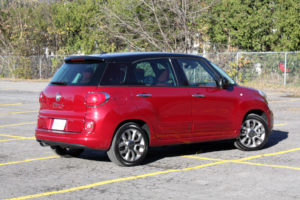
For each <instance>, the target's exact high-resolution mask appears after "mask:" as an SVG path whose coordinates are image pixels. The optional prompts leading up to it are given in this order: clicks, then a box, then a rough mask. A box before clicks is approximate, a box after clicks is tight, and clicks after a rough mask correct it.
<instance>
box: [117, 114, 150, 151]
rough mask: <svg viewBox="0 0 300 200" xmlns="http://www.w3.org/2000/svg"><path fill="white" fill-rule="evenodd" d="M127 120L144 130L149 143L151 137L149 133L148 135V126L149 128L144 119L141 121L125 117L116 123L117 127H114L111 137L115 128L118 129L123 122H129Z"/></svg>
mask: <svg viewBox="0 0 300 200" xmlns="http://www.w3.org/2000/svg"><path fill="white" fill-rule="evenodd" d="M129 122H133V123H136V124H138V125H139V126H140V127H141V128H142V129H143V130H144V131H145V132H146V134H147V136H148V141H149V145H150V138H151V137H150V136H151V135H150V128H149V125H148V124H147V123H146V122H145V121H143V120H141V119H126V120H124V121H122V122H120V123H119V124H118V125H117V127H116V128H115V131H114V134H113V137H114V136H115V134H116V132H117V130H118V129H119V128H120V127H121V126H123V125H124V124H126V123H129Z"/></svg>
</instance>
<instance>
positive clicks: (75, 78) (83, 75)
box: [50, 62, 106, 86]
mask: <svg viewBox="0 0 300 200" xmlns="http://www.w3.org/2000/svg"><path fill="white" fill-rule="evenodd" d="M105 65H106V64H105V63H104V62H101V63H99V62H97V63H64V64H63V65H62V66H61V67H60V69H59V70H58V71H57V72H56V73H55V75H54V77H53V78H52V80H51V82H50V85H69V86H98V85H99V82H100V79H101V77H102V75H103V72H104V69H105Z"/></svg>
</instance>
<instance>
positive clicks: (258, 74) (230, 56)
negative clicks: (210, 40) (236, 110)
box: [0, 52, 300, 86]
mask: <svg viewBox="0 0 300 200" xmlns="http://www.w3.org/2000/svg"><path fill="white" fill-rule="evenodd" d="M200 55H201V56H203V57H205V58H207V59H209V60H210V61H212V62H214V63H215V64H217V65H219V66H220V67H221V68H222V69H224V70H225V71H226V72H227V73H228V74H229V75H230V76H231V77H233V78H234V79H235V80H236V81H237V82H241V83H243V82H248V81H255V80H265V81H267V82H270V83H276V84H283V85H286V84H289V85H295V86H300V52H234V53H231V52H230V53H206V54H200ZM66 57H67V56H59V55H58V56H30V57H23V56H1V55H0V78H23V79H48V78H51V77H52V76H53V74H54V73H55V72H56V71H57V69H58V68H59V67H60V66H61V64H62V63H63V60H64V58H66Z"/></svg>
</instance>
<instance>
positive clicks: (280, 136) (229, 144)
mask: <svg viewBox="0 0 300 200" xmlns="http://www.w3.org/2000/svg"><path fill="white" fill-rule="evenodd" d="M287 138H288V132H285V131H279V130H273V131H272V134H271V136H270V138H269V141H268V143H267V144H266V146H265V147H264V149H266V148H270V147H272V146H274V145H276V144H278V143H279V142H281V141H283V140H285V139H287ZM233 149H236V148H235V147H234V145H233V140H225V141H216V142H204V143H194V144H182V145H173V146H163V147H152V148H150V149H149V151H148V154H147V156H146V159H145V161H144V162H143V164H144V165H145V164H149V163H152V162H155V161H158V160H161V159H163V158H166V157H176V156H181V155H194V154H203V153H208V152H217V151H229V150H233ZM78 158H81V159H87V160H94V161H102V162H110V161H109V159H108V157H107V154H106V152H105V151H97V150H89V149H88V150H85V152H84V153H83V154H82V155H80V156H79V157H78Z"/></svg>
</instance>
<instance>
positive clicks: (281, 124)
mask: <svg viewBox="0 0 300 200" xmlns="http://www.w3.org/2000/svg"><path fill="white" fill-rule="evenodd" d="M285 125H288V123H280V124H274V127H278V126H285Z"/></svg>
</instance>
